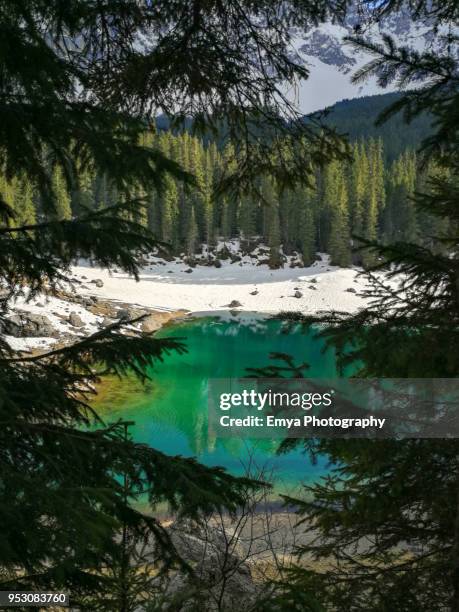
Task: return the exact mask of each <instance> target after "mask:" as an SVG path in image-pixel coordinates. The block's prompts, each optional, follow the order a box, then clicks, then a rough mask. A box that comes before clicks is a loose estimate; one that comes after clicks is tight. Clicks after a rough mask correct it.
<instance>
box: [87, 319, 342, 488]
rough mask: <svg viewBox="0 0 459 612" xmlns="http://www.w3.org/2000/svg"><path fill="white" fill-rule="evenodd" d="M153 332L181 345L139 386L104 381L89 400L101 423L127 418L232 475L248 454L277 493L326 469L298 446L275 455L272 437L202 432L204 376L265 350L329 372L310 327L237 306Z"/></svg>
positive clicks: (314, 373)
mask: <svg viewBox="0 0 459 612" xmlns="http://www.w3.org/2000/svg"><path fill="white" fill-rule="evenodd" d="M158 336H159V337H181V338H183V339H184V342H185V343H186V346H187V349H188V352H187V353H186V354H185V355H176V354H172V355H169V356H166V357H165V358H164V362H162V363H158V364H157V365H155V367H154V368H153V370H152V371H151V372H150V374H151V378H152V380H151V381H149V382H148V383H147V384H146V385H144V386H142V385H141V384H140V383H139V382H137V381H136V380H135V379H132V378H128V379H124V380H122V381H119V380H117V379H110V380H106V381H104V383H103V384H102V385H101V388H100V394H99V396H98V399H97V402H96V406H95V407H96V409H97V410H98V411H99V412H100V414H101V416H102V417H103V418H104V420H105V421H106V422H113V421H116V420H118V419H123V420H129V421H133V422H134V425H133V426H132V427H131V428H130V431H131V434H132V436H133V438H134V439H135V440H137V441H139V442H143V443H147V444H149V445H151V446H154V447H155V448H157V449H159V450H161V451H163V452H165V453H168V454H171V455H185V456H196V457H197V458H198V459H199V460H200V461H201V462H202V463H204V464H206V465H221V466H224V467H225V468H227V469H228V470H229V471H230V472H231V473H233V474H243V473H244V471H245V469H246V466H247V463H248V461H249V458H251V460H252V462H255V463H256V464H257V465H258V466H259V467H260V468H261V467H263V468H264V469H268V470H273V472H274V474H275V477H276V485H275V488H276V491H277V492H292V490H293V489H295V488H297V487H298V486H299V485H300V483H303V482H304V483H306V482H310V481H312V480H316V479H317V478H319V477H320V476H321V475H323V474H325V473H326V472H327V471H328V466H327V463H326V461H325V459H324V460H322V461H319V462H318V463H317V464H315V465H313V464H312V463H311V461H310V459H309V457H308V456H307V455H305V454H304V453H302V452H301V451H300V450H294V451H291V452H289V453H287V454H282V455H277V454H276V451H277V448H278V446H279V440H249V441H248V440H241V439H238V438H231V439H218V438H215V437H211V436H209V434H208V431H207V383H208V380H209V378H231V377H241V376H245V375H247V368H254V367H263V366H267V365H270V364H272V363H273V362H272V361H271V360H270V358H269V354H270V353H272V352H280V353H287V354H289V355H292V356H293V357H294V358H295V360H296V362H297V363H302V362H307V363H308V364H309V366H310V369H309V370H308V372H307V376H308V377H310V378H322V377H335V376H337V372H336V367H335V355H334V352H333V351H332V350H330V349H329V350H327V351H325V352H324V344H323V341H322V340H320V339H318V338H317V337H316V336H315V334H314V333H313V332H311V331H309V332H307V333H306V332H305V331H304V330H302V329H301V328H300V327H299V326H295V327H293V328H292V329H289V330H288V331H287V330H286V328H285V324H283V323H282V322H280V321H278V320H273V319H270V318H269V317H265V316H260V315H253V314H242V313H241V314H240V315H238V317H237V318H236V319H235V318H233V317H230V316H228V314H227V313H222V315H221V316H204V317H196V318H189V319H184V320H182V321H179V322H176V323H174V324H173V325H170V326H167V327H165V328H163V329H162V330H161V331H160V332H158Z"/></svg>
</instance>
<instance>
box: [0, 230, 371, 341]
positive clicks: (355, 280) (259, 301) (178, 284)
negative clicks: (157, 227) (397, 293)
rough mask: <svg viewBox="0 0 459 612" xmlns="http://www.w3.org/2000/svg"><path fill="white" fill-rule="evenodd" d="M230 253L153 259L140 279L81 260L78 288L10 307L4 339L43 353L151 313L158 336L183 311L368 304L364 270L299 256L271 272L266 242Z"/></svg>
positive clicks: (348, 308)
mask: <svg viewBox="0 0 459 612" xmlns="http://www.w3.org/2000/svg"><path fill="white" fill-rule="evenodd" d="M225 250H226V255H225V256H226V259H225V258H218V257H219V256H221V254H222V251H221V250H219V251H218V252H217V253H215V252H212V253H210V252H209V253H208V252H207V251H206V249H205V247H204V249H203V253H202V255H201V256H200V258H199V259H200V265H196V266H194V267H192V268H190V266H189V265H188V263H185V262H184V259H183V258H174V259H172V260H171V261H168V260H165V259H163V258H160V257H158V256H154V255H152V256H151V257H150V258H149V261H148V262H147V263H146V265H145V266H144V267H143V268H142V271H141V273H140V279H139V281H136V280H135V279H134V278H132V277H129V276H128V275H127V274H126V273H124V272H119V271H116V270H112V271H110V272H109V271H107V270H104V269H101V268H97V267H93V266H91V265H90V264H89V263H88V262H86V261H83V262H79V265H76V266H74V268H73V269H72V276H73V281H74V284H73V288H72V287H69V290H68V291H65V290H63V291H61V292H60V295H39V296H36V297H34V298H33V299H31V300H28V299H27V292H26V295H24V296H22V297H18V298H17V299H16V301H15V302H14V303H11V304H10V310H9V315H8V317H7V318H6V320H5V323H4V329H3V332H4V334H5V338H6V340H7V341H8V343H9V344H10V346H11V347H12V348H13V349H15V350H18V351H41V350H46V349H48V348H49V347H51V346H56V345H62V344H67V343H69V342H73V341H75V340H77V339H78V338H81V337H85V336H87V335H89V334H92V333H95V332H96V331H97V330H99V329H101V328H103V327H105V326H106V325H110V324H111V323H113V322H114V321H116V320H118V319H121V318H128V319H132V318H136V317H138V316H139V315H148V316H147V319H145V320H143V321H142V322H141V323H139V325H140V327H141V329H143V330H144V331H154V330H156V329H159V327H161V326H162V325H164V324H165V323H166V322H167V321H169V320H171V319H173V318H176V317H177V316H183V314H185V313H191V314H203V313H205V314H208V313H213V312H215V313H217V312H220V313H221V314H223V311H225V312H226V313H228V316H229V313H232V314H231V316H234V315H236V314H237V312H246V313H249V312H250V313H254V314H255V313H259V314H263V313H265V314H276V313H279V312H282V311H299V312H302V313H305V314H315V313H318V312H321V311H322V312H323V311H330V310H340V311H345V312H356V311H357V310H359V309H360V308H362V307H364V306H365V304H366V301H367V299H368V298H366V297H364V296H363V295H362V292H363V291H365V289H367V288H368V281H367V278H366V277H365V276H364V275H362V274H361V270H359V269H358V268H339V267H336V266H332V265H331V264H330V258H329V257H328V255H326V254H323V253H322V254H318V259H317V261H315V262H314V263H313V264H312V265H311V266H308V267H303V266H302V264H301V258H300V256H299V255H297V254H296V255H295V254H294V255H293V256H288V257H285V256H283V259H284V266H283V267H281V268H279V269H275V270H273V269H271V268H270V267H269V266H268V265H267V263H266V262H267V258H266V253H267V250H266V247H264V246H263V245H259V246H258V247H257V248H256V249H254V251H253V252H252V253H251V254H249V255H243V256H241V254H240V244H239V241H233V242H231V243H226V244H225Z"/></svg>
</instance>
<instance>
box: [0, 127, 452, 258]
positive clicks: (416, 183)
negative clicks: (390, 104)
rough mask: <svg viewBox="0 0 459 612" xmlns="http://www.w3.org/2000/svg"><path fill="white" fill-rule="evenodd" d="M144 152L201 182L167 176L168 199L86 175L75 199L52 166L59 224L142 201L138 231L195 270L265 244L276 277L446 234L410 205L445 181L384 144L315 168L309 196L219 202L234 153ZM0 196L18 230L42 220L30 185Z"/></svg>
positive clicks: (302, 190)
mask: <svg viewBox="0 0 459 612" xmlns="http://www.w3.org/2000/svg"><path fill="white" fill-rule="evenodd" d="M145 144H146V145H147V146H153V147H158V148H159V149H160V150H161V151H162V153H164V154H165V155H167V156H168V157H170V158H171V159H173V160H174V161H176V162H178V163H179V164H181V165H183V167H184V168H185V169H186V170H187V171H188V172H190V173H192V174H193V175H195V177H196V184H195V186H192V187H190V186H189V185H187V186H185V185H184V184H183V183H181V182H180V181H178V180H176V179H173V178H172V177H171V176H169V175H168V176H167V177H166V179H165V184H164V186H163V189H162V191H155V190H154V189H151V190H150V191H148V192H145V191H144V190H142V189H140V188H139V189H138V190H134V192H133V191H130V193H129V194H127V195H126V194H120V193H118V192H117V190H116V188H115V186H114V184H113V183H110V181H109V180H108V179H107V178H106V177H104V176H101V175H90V174H88V173H83V172H82V173H81V176H80V177H79V189H78V190H76V191H75V192H74V193H69V192H68V190H67V187H66V182H65V180H64V176H63V172H62V170H60V169H59V167H58V166H56V167H55V168H54V170H53V177H52V183H53V188H54V191H55V193H56V196H57V198H56V200H57V203H58V211H57V213H56V214H57V215H58V217H59V218H60V219H69V218H71V217H72V216H73V215H78V214H81V213H82V212H83V211H84V210H85V209H90V210H98V209H101V208H104V207H106V206H112V205H114V204H115V203H116V202H118V201H119V199H120V198H123V197H129V198H132V197H136V198H141V199H144V200H145V201H146V202H147V206H146V207H145V208H144V209H143V210H142V212H141V213H139V215H140V216H141V218H140V221H141V222H142V224H143V225H145V226H146V227H148V228H149V229H150V230H152V231H153V232H154V233H155V234H156V236H157V238H159V239H160V240H162V241H163V242H164V243H167V244H168V245H170V247H171V251H170V252H171V253H173V254H176V255H180V254H183V255H184V256H186V257H187V258H188V259H189V260H190V261H191V262H192V260H193V258H194V256H195V254H196V253H198V252H201V248H202V245H203V244H207V245H209V247H210V248H212V247H214V246H216V245H217V243H218V241H219V240H220V241H221V240H223V241H225V240H228V239H231V238H240V239H241V251H242V252H250V251H251V250H252V249H253V248H254V247H255V246H256V245H257V244H258V243H259V242H263V243H264V244H266V245H267V246H268V247H269V264H270V266H271V267H273V268H275V267H279V266H281V265H283V263H284V259H283V257H282V255H283V254H285V255H288V254H291V253H293V252H297V253H299V254H300V255H301V257H302V259H303V263H304V265H309V264H311V263H312V262H313V261H314V259H315V254H316V252H317V251H321V252H327V253H329V254H330V255H331V261H332V263H334V264H336V265H340V266H348V265H350V264H352V263H354V264H363V265H368V264H371V263H373V261H372V258H371V256H370V255H368V254H367V255H365V254H362V255H360V254H359V253H355V252H354V253H353V247H354V246H355V245H356V237H362V238H364V239H366V240H374V239H378V240H381V241H383V242H384V243H386V244H391V243H394V242H397V241H405V240H406V241H414V242H417V243H419V244H425V245H429V244H430V242H429V236H430V235H431V234H432V231H433V230H437V229H440V230H441V229H442V228H437V227H436V225H438V223H440V222H439V221H438V220H437V221H436V220H433V219H431V218H430V217H427V216H425V215H424V216H423V215H421V214H419V213H418V212H416V210H415V207H414V205H413V201H412V196H413V194H414V193H415V192H417V191H419V190H422V189H423V188H424V187H425V183H426V180H427V178H428V177H429V176H435V175H437V176H438V175H440V174H441V172H443V173H444V172H445V171H444V170H440V169H439V168H436V167H435V166H434V165H433V164H430V165H429V164H427V165H425V164H424V165H422V166H421V165H420V164H419V163H418V159H417V156H416V153H415V152H414V151H413V150H412V149H411V148H405V150H403V151H401V152H399V154H398V156H397V157H396V158H395V159H393V160H391V159H390V158H388V156H387V155H386V154H385V148H384V142H383V137H382V136H381V137H380V138H378V139H373V138H367V139H363V138H360V139H358V140H354V142H353V143H351V157H350V160H349V161H333V162H331V163H329V164H328V165H326V166H325V167H323V168H320V169H319V168H318V169H317V170H316V172H315V173H313V175H312V181H311V184H310V185H309V186H299V187H297V188H295V189H291V190H280V189H278V187H277V185H276V183H275V180H274V179H273V178H271V177H264V178H260V179H259V185H258V190H256V191H255V192H254V193H253V194H252V195H245V196H231V195H228V194H227V195H225V196H224V197H215V190H216V187H217V185H218V184H219V181H220V179H221V177H222V176H223V174H224V172H225V171H226V169H227V168H228V167H229V166H230V165H231V163H232V160H233V159H234V155H235V153H234V150H233V149H232V147H231V146H226V147H223V148H221V147H218V146H217V144H215V143H213V142H209V143H206V144H205V143H204V142H203V141H202V140H201V139H199V138H197V137H195V136H193V135H191V134H190V133H188V132H184V133H182V134H179V135H173V134H172V133H171V132H170V131H159V132H158V133H156V134H153V133H150V134H147V135H146V136H145ZM0 188H1V193H2V194H3V197H4V198H5V200H6V201H7V202H8V203H9V204H10V205H11V206H12V207H13V209H14V210H15V211H16V212H17V217H16V222H17V223H19V224H24V223H33V222H35V221H37V220H40V217H41V216H42V214H41V212H40V211H41V207H40V202H39V200H38V199H37V198H36V196H34V193H36V190H35V189H34V188H33V186H32V185H31V184H30V182H29V181H28V180H27V179H25V178H18V177H16V178H14V179H13V180H12V181H8V180H7V179H6V177H5V176H1V177H0ZM434 225H435V227H433V226H434ZM221 255H222V256H224V251H223V252H222V253H221Z"/></svg>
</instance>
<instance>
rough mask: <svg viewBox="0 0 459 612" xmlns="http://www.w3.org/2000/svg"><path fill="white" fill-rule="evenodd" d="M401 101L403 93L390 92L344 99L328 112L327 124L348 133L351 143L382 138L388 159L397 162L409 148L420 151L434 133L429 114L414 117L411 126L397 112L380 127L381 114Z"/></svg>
mask: <svg viewBox="0 0 459 612" xmlns="http://www.w3.org/2000/svg"><path fill="white" fill-rule="evenodd" d="M400 98H401V94H398V93H389V94H383V95H378V96H365V97H363V98H354V99H352V100H342V101H341V102H338V103H337V104H335V105H334V106H332V107H330V108H329V109H327V113H328V114H327V116H326V117H325V120H324V122H325V123H326V124H327V125H330V126H334V127H336V128H337V129H338V131H339V132H340V133H343V134H346V135H347V136H348V137H349V139H350V140H351V141H356V140H361V139H362V138H365V139H366V138H375V139H381V140H382V142H383V145H384V156H385V159H386V160H388V161H393V160H394V159H396V158H397V157H398V156H399V155H401V153H403V152H404V151H405V150H406V149H413V150H415V149H417V148H418V147H419V146H420V144H421V142H422V140H423V139H424V138H426V136H427V135H428V134H429V133H430V132H431V119H430V117H429V115H428V114H427V113H423V114H421V115H419V116H417V117H415V118H413V120H412V121H411V122H410V123H406V122H405V121H404V118H403V115H402V113H397V114H396V115H394V116H392V117H391V118H390V119H389V120H388V121H386V122H384V123H383V124H382V125H376V121H377V119H378V117H379V116H380V114H381V113H382V112H383V111H384V110H385V109H386V108H387V107H388V106H390V105H391V104H393V103H394V102H396V101H397V100H398V99H400Z"/></svg>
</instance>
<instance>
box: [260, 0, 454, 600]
mask: <svg viewBox="0 0 459 612" xmlns="http://www.w3.org/2000/svg"><path fill="white" fill-rule="evenodd" d="M393 4H396V3H390V2H389V3H385V7H384V9H385V10H389V11H390V7H391V5H393ZM454 10H455V11H456V12H454ZM416 11H418V12H419V14H420V15H422V16H424V17H425V15H426V13H427V12H428V14H429V15H430V17H431V18H432V17H434V18H435V17H438V18H439V20H440V21H441V20H442V17H440V16H442V15H446V14H451V15H453V22H452V24H455V23H457V17H458V15H457V5H456V6H455V8H454V7H453V4H452V3H448V2H447V3H446V4H443V3H442V4H440V3H437V2H430V3H422V2H421V3H416ZM449 11H452V13H450V12H449ZM416 14H418V13H414V15H416ZM437 25H438V24H437ZM354 44H356V45H357V47H358V48H359V49H360V48H362V47H363V48H364V49H367V50H369V51H370V52H371V53H372V54H373V55H374V61H373V62H372V63H371V64H370V65H369V66H368V67H365V68H363V69H362V70H361V71H360V72H359V73H358V75H357V76H358V77H365V76H367V75H372V76H378V78H379V79H380V83H382V84H387V83H388V82H391V81H393V80H394V79H399V82H403V84H405V85H407V84H411V83H417V84H419V80H420V77H421V76H422V79H423V83H424V84H423V86H422V87H418V88H417V89H415V90H413V91H409V92H408V93H405V94H404V96H402V97H401V98H400V99H399V100H398V101H397V102H396V104H395V105H394V106H393V107H392V108H389V109H387V111H386V112H385V113H384V115H383V116H382V117H381V120H383V119H384V118H385V117H388V116H390V115H391V113H394V112H398V111H400V109H404V110H405V112H406V115H405V116H406V117H407V118H409V119H411V118H413V117H414V116H416V115H417V114H419V113H421V112H425V111H427V110H428V111H429V112H431V113H432V114H433V116H434V117H435V126H436V131H435V133H434V134H433V135H432V136H431V137H430V138H429V140H427V141H426V142H425V143H424V145H423V149H422V153H423V154H424V155H427V157H428V159H430V160H431V161H432V158H433V157H435V161H436V163H438V164H439V165H441V166H442V167H443V168H444V169H445V170H446V171H447V173H446V176H447V177H448V178H447V179H446V180H445V177H442V178H441V179H439V177H435V176H433V177H432V178H431V179H430V180H429V183H428V189H426V190H425V191H424V192H423V193H418V194H416V196H415V202H416V207H417V209H418V211H419V212H420V213H421V214H427V215H429V216H431V217H434V218H435V217H436V218H438V219H439V220H441V221H447V224H446V225H443V224H442V226H443V230H442V231H441V232H440V233H439V234H438V235H437V236H435V237H432V239H431V240H432V243H436V245H437V247H438V248H431V247H426V246H422V245H419V244H416V243H409V242H404V241H400V242H397V243H394V244H390V245H382V244H379V243H377V242H376V241H367V242H366V244H365V248H366V249H368V250H369V251H370V256H371V257H372V258H373V261H377V264H375V265H373V266H372V268H371V270H370V272H375V271H384V272H385V273H386V274H387V276H388V279H389V280H393V281H395V280H398V281H399V285H398V288H396V289H394V285H390V284H389V283H386V282H384V281H383V282H381V281H380V280H378V278H376V277H374V276H371V275H370V276H369V281H370V282H371V286H372V288H371V291H370V293H369V296H370V297H372V298H373V299H372V301H371V302H370V305H369V306H367V307H366V308H364V309H363V310H361V311H360V312H358V313H356V314H352V315H349V314H346V313H340V312H337V313H331V314H330V315H329V316H327V317H324V318H321V319H320V321H321V323H322V324H323V325H325V326H327V328H326V329H325V330H322V332H321V333H320V335H321V336H322V338H325V339H326V340H327V342H328V343H329V345H331V346H333V347H334V348H335V349H336V350H337V355H338V358H339V362H340V365H341V366H343V367H344V366H346V365H350V364H352V365H353V366H354V368H355V370H356V374H357V376H359V377H369V378H381V377H382V378H425V379H427V381H426V382H427V383H428V379H432V378H453V379H454V378H458V377H459V352H458V350H457V347H458V346H459V291H458V288H459V281H458V279H459V274H458V270H459V261H458V253H459V235H458V227H459V225H458V222H459V215H458V210H459V190H458V175H459V166H458V160H459V155H458V151H459V142H458V133H459V131H458V115H457V112H456V109H457V108H458V106H459V93H458V88H457V59H453V57H454V58H457V56H453V55H452V54H450V53H449V51H450V50H451V47H450V48H449V49H448V51H447V53H446V54H445V55H443V56H442V55H437V56H434V55H432V54H431V53H430V52H425V53H420V52H418V51H416V50H410V49H409V48H406V47H403V48H401V49H398V48H397V46H396V44H395V43H394V41H393V40H391V39H389V38H387V37H386V39H385V40H384V42H383V44H379V43H374V42H372V41H368V40H365V39H362V38H357V39H355V40H354ZM429 77H430V79H431V80H430V81H429V80H428V78H429ZM375 199H376V198H375ZM445 227H446V231H444V230H445ZM421 399H424V398H421ZM300 444H303V445H304V447H305V448H306V449H307V450H308V451H310V453H311V454H312V456H313V457H317V456H319V455H324V454H325V455H326V456H328V457H329V458H330V460H331V462H332V464H333V466H334V467H333V468H332V472H331V474H329V476H328V477H327V478H325V479H323V480H322V481H321V482H319V483H316V484H315V485H312V486H308V487H306V496H305V499H304V500H302V501H298V500H296V501H293V500H288V501H289V503H294V504H296V505H297V507H298V512H299V514H300V515H301V520H302V524H303V525H304V526H305V529H306V530H307V532H308V534H309V535H310V536H312V537H311V538H310V539H309V542H308V543H307V544H304V545H302V546H301V547H300V550H299V553H300V555H301V558H304V556H305V555H310V556H312V557H313V559H314V561H315V562H316V565H315V567H314V566H309V567H304V565H303V566H302V565H301V564H298V566H297V567H296V568H292V570H291V571H290V572H289V574H288V581H286V584H285V588H284V589H283V591H282V592H281V593H280V595H279V598H278V599H277V601H276V600H275V598H273V599H271V601H270V602H268V605H266V606H265V608H264V609H271V610H286V609H289V610H290V609H292V608H293V609H295V608H294V604H295V602H300V601H305V594H306V601H307V604H308V605H309V606H310V609H325V610H349V611H352V612H354V611H355V612H359V611H362V612H363V611H365V612H366V611H367V610H378V611H381V612H388V611H389V610H404V611H405V612H424V611H425V612H427V611H429V612H430V611H431V610H438V611H448V610H449V611H451V612H457V611H458V610H459V508H458V503H457V500H458V498H459V479H458V473H459V459H458V458H459V447H458V442H457V440H454V439H445V440H442V439H404V440H396V439H387V440H369V439H354V440H336V439H335V440H334V439H322V440H321V439H316V440H310V441H304V442H301V443H300ZM293 445H294V443H292V442H291V441H290V442H289V443H288V444H287V443H286V447H288V448H290V447H291V446H293ZM306 539H308V537H307V538H306ZM287 602H288V606H287V605H284V604H287ZM297 609H302V608H300V607H298V608H297ZM306 609H308V608H306Z"/></svg>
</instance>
